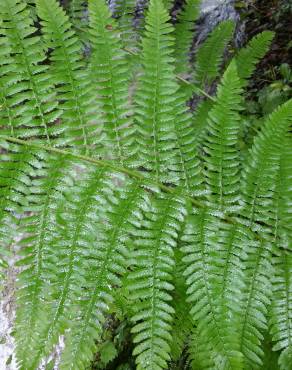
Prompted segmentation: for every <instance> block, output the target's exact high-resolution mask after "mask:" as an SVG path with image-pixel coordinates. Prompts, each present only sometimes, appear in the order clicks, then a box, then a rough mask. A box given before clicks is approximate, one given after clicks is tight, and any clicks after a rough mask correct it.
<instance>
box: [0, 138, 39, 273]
mask: <svg viewBox="0 0 292 370" xmlns="http://www.w3.org/2000/svg"><path fill="white" fill-rule="evenodd" d="M0 151H1V161H0V184H1V186H0V239H1V245H0V276H1V277H2V269H3V268H6V267H7V266H8V263H7V260H8V259H9V258H11V253H10V249H9V248H10V246H11V244H12V242H13V240H14V238H15V237H16V236H17V235H18V234H19V232H20V230H19V223H20V221H21V218H22V217H23V216H24V215H23V212H24V211H25V209H26V207H27V205H28V197H29V195H30V187H31V178H30V176H34V175H35V174H36V173H37V168H38V167H39V166H40V162H41V155H38V154H37V151H36V150H31V151H29V152H28V151H27V150H23V148H21V147H19V146H17V145H10V144H7V143H5V142H4V141H2V140H1V143H0Z"/></svg>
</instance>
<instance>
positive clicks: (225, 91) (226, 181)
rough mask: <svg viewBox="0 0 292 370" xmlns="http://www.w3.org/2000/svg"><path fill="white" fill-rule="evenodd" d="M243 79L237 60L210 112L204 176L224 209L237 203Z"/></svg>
mask: <svg viewBox="0 0 292 370" xmlns="http://www.w3.org/2000/svg"><path fill="white" fill-rule="evenodd" d="M241 93H242V90H241V82H240V79H239V78H238V74H237V68H236V65H235V63H231V64H230V65H229V67H228V68H227V70H226V72H225V73H224V76H223V79H222V82H221V84H220V85H219V87H218V91H217V96H216V102H215V103H214V105H213V107H212V109H211V111H210V113H209V119H208V124H207V128H206V136H205V141H204V142H203V145H204V148H203V150H204V156H203V159H204V161H205V167H206V170H205V176H206V181H207V185H208V190H209V192H210V195H209V199H210V202H212V203H213V204H214V205H216V207H218V208H220V209H221V210H222V209H223V208H224V207H225V208H226V207H227V209H228V207H229V208H230V207H231V208H232V207H234V206H235V205H236V204H238V199H239V184H240V162H239V149H238V137H239V129H240V116H239V112H240V110H241V101H242V98H241Z"/></svg>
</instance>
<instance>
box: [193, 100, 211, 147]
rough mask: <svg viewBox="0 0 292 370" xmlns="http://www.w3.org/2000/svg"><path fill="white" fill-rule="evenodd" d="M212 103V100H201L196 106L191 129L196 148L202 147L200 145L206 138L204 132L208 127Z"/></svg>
mask: <svg viewBox="0 0 292 370" xmlns="http://www.w3.org/2000/svg"><path fill="white" fill-rule="evenodd" d="M213 104H214V102H213V101H212V100H210V99H209V100H208V99H207V100H202V101H201V102H200V103H198V105H197V106H196V110H195V112H194V116H193V127H194V134H195V137H196V145H197V147H198V148H199V147H202V143H203V141H204V139H205V137H206V130H207V127H208V117H209V113H210V111H211V109H212V107H213Z"/></svg>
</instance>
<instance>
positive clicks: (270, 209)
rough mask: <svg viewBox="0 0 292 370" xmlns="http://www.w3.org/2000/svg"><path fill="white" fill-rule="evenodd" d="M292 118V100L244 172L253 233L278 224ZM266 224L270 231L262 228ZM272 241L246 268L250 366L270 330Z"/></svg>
mask: <svg viewBox="0 0 292 370" xmlns="http://www.w3.org/2000/svg"><path fill="white" fill-rule="evenodd" d="M291 118H292V101H289V102H287V103H286V104H283V105H282V106H281V107H280V108H278V109H277V110H276V111H275V112H274V113H272V114H271V115H270V116H269V117H268V119H267V121H266V122H265V125H264V126H263V128H262V131H261V132H260V134H259V135H258V136H257V137H256V138H255V140H254V144H253V146H252V148H251V150H250V153H249V157H248V160H247V163H246V165H245V167H244V171H243V182H242V197H243V208H242V210H241V214H242V215H243V216H245V217H246V219H247V224H248V226H249V227H250V228H251V229H252V230H257V231H260V233H261V235H265V236H268V235H270V236H272V232H273V231H274V226H275V222H276V218H275V215H276V213H277V212H276V203H275V199H276V189H277V180H278V172H279V168H280V159H281V147H282V143H283V138H284V137H285V134H286V132H287V131H288V129H289V126H290V124H291ZM263 222H264V223H265V224H266V225H268V226H270V228H268V227H267V226H266V227H262V225H261V223H263ZM272 251H273V248H272V245H271V242H269V241H265V240H264V239H263V240H261V241H259V243H258V245H257V246H256V247H255V248H253V249H252V250H251V251H250V252H249V256H248V260H247V268H246V279H245V282H246V290H245V295H246V305H245V308H244V313H243V314H242V317H243V318H244V319H243V321H242V329H241V349H242V352H243V354H244V355H245V357H246V361H247V363H248V364H249V366H252V367H254V368H258V367H260V366H261V364H262V357H263V350H262V348H261V342H262V340H263V332H264V331H265V330H267V307H268V305H269V304H270V298H271V289H272V286H271V279H272V276H273V272H274V271H273V266H272V256H271V253H272Z"/></svg>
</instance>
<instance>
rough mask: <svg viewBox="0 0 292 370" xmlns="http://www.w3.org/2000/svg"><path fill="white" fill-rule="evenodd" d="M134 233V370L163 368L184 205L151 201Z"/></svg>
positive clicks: (166, 358)
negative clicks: (177, 244) (178, 235)
mask: <svg viewBox="0 0 292 370" xmlns="http://www.w3.org/2000/svg"><path fill="white" fill-rule="evenodd" d="M149 207H150V209H149V211H148V212H145V220H144V222H143V223H142V228H141V229H139V230H137V231H136V250H135V251H134V252H133V257H132V258H133V271H132V272H130V274H129V283H128V288H129V290H130V298H131V299H133V300H135V306H136V307H135V310H136V314H135V315H134V316H133V317H132V321H133V322H134V323H135V326H134V327H133V329H132V332H133V333H134V343H135V349H134V352H133V354H134V355H135V356H137V360H136V362H137V369H139V370H141V369H145V370H146V369H157V370H158V369H165V368H167V361H169V360H170V355H169V353H170V342H171V322H172V320H173V315H174V309H173V308H172V307H171V305H170V301H171V300H172V297H171V294H170V292H171V291H172V290H173V288H174V287H173V284H172V279H173V269H174V250H173V249H174V248H175V246H176V239H177V234H178V231H179V228H180V224H181V222H182V221H183V218H184V215H185V206H184V202H182V201H181V200H180V199H179V198H177V197H169V196H168V197H165V199H157V200H153V201H152V202H151V204H150V206H149Z"/></svg>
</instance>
